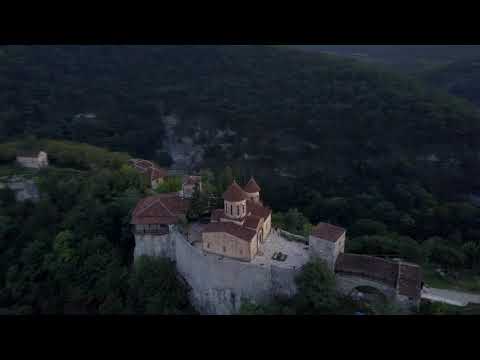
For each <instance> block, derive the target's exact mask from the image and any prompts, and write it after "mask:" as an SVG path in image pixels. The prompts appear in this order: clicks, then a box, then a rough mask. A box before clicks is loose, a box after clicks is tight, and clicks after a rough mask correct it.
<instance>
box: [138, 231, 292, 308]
mask: <svg viewBox="0 0 480 360" xmlns="http://www.w3.org/2000/svg"><path fill="white" fill-rule="evenodd" d="M142 255H150V256H151V255H154V256H166V257H168V258H170V259H171V260H172V261H174V262H175V263H176V267H177V270H178V272H179V273H180V274H181V275H182V277H183V278H184V279H185V280H186V282H187V283H188V284H189V286H190V288H191V291H190V300H191V301H192V304H193V305H194V306H195V308H196V309H197V310H198V311H199V312H201V313H202V314H215V315H228V314H234V313H237V312H238V311H239V310H240V306H241V304H242V301H245V300H247V299H248V300H249V301H253V302H257V303H263V302H266V301H269V300H271V299H272V298H273V297H274V296H276V295H284V296H292V295H294V294H295V292H296V286H295V277H296V275H297V274H298V272H299V271H300V269H285V268H281V267H278V266H275V265H272V264H266V265H263V266H262V265H261V264H256V263H251V262H243V261H238V260H234V259H229V258H226V257H221V256H218V255H214V254H209V253H205V252H203V251H202V250H201V249H200V248H198V247H196V246H194V245H192V244H190V243H189V242H188V241H187V239H186V238H185V236H184V235H183V234H181V233H180V232H179V231H178V230H177V229H176V227H175V226H172V227H171V231H170V233H169V234H167V235H163V236H152V235H142V236H137V244H136V247H135V257H136V258H138V257H140V256H142Z"/></svg>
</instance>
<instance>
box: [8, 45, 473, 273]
mask: <svg viewBox="0 0 480 360" xmlns="http://www.w3.org/2000/svg"><path fill="white" fill-rule="evenodd" d="M0 70H1V71H0V81H1V83H2V86H3V91H2V92H1V93H0V109H1V110H0V139H1V140H7V139H11V138H13V137H17V136H23V135H24V134H36V135H37V136H39V137H48V138H57V139H68V140H74V141H82V142H86V143H90V144H97V145H101V146H104V147H107V148H109V149H111V150H115V151H125V152H129V153H130V154H132V156H142V157H146V158H149V159H156V156H157V150H161V149H162V146H163V140H164V137H165V128H164V122H163V121H162V119H163V118H164V116H167V115H168V116H170V115H174V116H175V117H176V118H177V119H178V123H177V124H176V125H175V128H174V133H175V135H176V136H179V137H180V136H181V137H187V138H189V139H190V140H192V141H194V142H195V143H197V144H200V145H201V146H202V147H203V149H204V150H205V162H204V164H203V167H210V168H212V169H214V170H215V169H216V170H218V169H224V167H225V166H226V165H230V166H231V167H232V168H233V172H234V173H235V174H236V175H237V177H239V178H240V179H245V178H247V177H248V176H249V175H251V174H254V175H255V176H256V177H257V180H258V182H259V183H260V184H261V186H262V189H263V190H262V196H263V197H264V199H265V201H266V202H267V203H268V204H269V205H271V206H272V208H273V209H274V210H275V211H282V212H286V211H287V210H288V209H290V208H298V209H299V210H300V211H301V212H303V213H304V214H305V215H306V216H307V217H308V219H309V220H310V221H311V222H312V223H315V222H317V221H319V220H323V221H325V220H328V221H331V222H333V223H337V224H339V225H342V226H345V227H347V228H349V229H352V236H355V237H356V238H357V239H356V240H355V241H353V240H352V241H351V242H350V244H351V246H352V248H353V250H355V251H359V252H360V251H363V252H367V253H372V254H378V253H386V254H391V253H398V252H399V251H400V250H399V249H398V245H399V244H407V245H409V246H407V250H408V249H414V250H415V251H417V250H418V253H414V254H413V255H412V257H415V256H418V257H421V258H428V259H431V260H432V259H433V260H432V261H436V262H439V263H444V264H445V266H450V267H454V268H460V269H462V268H468V269H473V268H477V267H478V264H479V263H480V251H478V248H479V247H478V243H479V241H480V224H479V222H478V218H479V217H478V216H477V215H478V208H476V207H474V206H473V205H472V204H471V203H470V202H469V198H468V197H467V196H468V195H469V194H470V193H472V192H478V191H479V190H480V159H479V152H480V116H479V113H478V110H477V109H476V108H475V107H474V106H473V105H471V104H469V103H467V102H466V101H462V100H460V99H458V98H454V97H450V96H448V95H447V94H446V93H445V92H443V91H438V92H436V91H435V90H433V88H430V87H426V86H424V85H422V83H420V82H416V81H414V80H411V79H406V78H404V77H402V76H400V75H395V74H392V73H389V72H387V71H380V70H377V69H376V68H375V67H373V66H370V65H366V64H361V63H358V62H355V61H349V60H342V59H339V58H337V57H335V56H330V55H323V54H318V53H309V52H303V51H294V50H289V49H283V48H278V47H268V46H26V47H20V46H8V47H2V48H1V49H0ZM85 113H93V114H95V116H75V115H77V114H85ZM227 130H228V131H227ZM372 221H373V222H374V223H372ZM365 236H367V237H365ZM420 244H427V245H428V246H426V247H425V249H424V248H420V247H419V245H420ZM475 246H476V247H475ZM464 247H465V248H464ZM472 247H473V248H475V249H477V250H475V251H476V252H472V251H470V250H468V249H471V248H472ZM419 249H420V250H419ZM432 249H434V250H432ZM463 249H467V250H468V251H467V250H463ZM424 250H425V251H426V252H429V253H428V254H425V253H423V251H424ZM432 251H433V255H431V253H430V252H432ZM466 253H469V254H475V255H474V257H473V258H468V259H467V258H466V257H465V256H466V255H465V254H466ZM452 254H454V255H452ZM449 259H453V260H449Z"/></svg>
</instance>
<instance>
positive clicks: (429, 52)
mask: <svg viewBox="0 0 480 360" xmlns="http://www.w3.org/2000/svg"><path fill="white" fill-rule="evenodd" d="M289 46H290V47H292V48H296V49H301V50H306V51H313V52H329V53H334V54H337V55H340V56H345V57H354V58H356V59H359V60H363V61H371V62H376V63H383V64H390V65H392V66H394V68H395V69H397V70H407V71H418V70H426V69H428V68H430V67H434V66H438V65H446V64H449V63H452V62H456V61H463V60H468V59H473V58H478V57H479V56H480V46H478V45H289Z"/></svg>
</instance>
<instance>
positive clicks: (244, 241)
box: [131, 177, 422, 314]
mask: <svg viewBox="0 0 480 360" xmlns="http://www.w3.org/2000/svg"><path fill="white" fill-rule="evenodd" d="M195 186H198V187H199V188H200V187H201V179H200V178H199V177H186V178H185V179H184V181H183V186H182V191H180V192H179V193H173V194H160V195H155V196H150V197H147V198H145V199H142V200H141V201H140V202H139V203H138V204H137V206H136V208H135V209H134V211H133V213H132V221H131V223H132V226H133V229H134V234H135V254H134V256H135V258H138V257H140V256H162V257H167V258H169V259H171V260H172V261H174V262H175V264H176V266H177V269H178V272H179V273H180V275H181V276H182V277H183V279H184V280H185V281H186V283H187V284H188V285H189V287H190V296H191V299H192V302H193V304H194V305H195V306H196V307H197V309H198V310H199V311H200V312H202V313H206V314H232V313H235V312H237V311H238V310H239V308H240V306H241V304H242V302H243V301H246V300H248V301H253V302H262V301H268V300H270V299H271V298H272V297H273V296H292V295H294V294H295V292H296V285H295V278H296V276H297V275H298V273H299V271H301V269H302V267H303V266H304V265H305V264H306V263H307V262H308V261H309V260H310V259H312V258H320V259H322V260H323V261H324V262H325V263H326V264H327V265H328V267H329V268H330V270H331V271H332V272H334V273H335V275H336V283H337V288H338V291H339V292H342V293H345V294H349V295H350V294H351V293H352V292H353V291H355V289H356V288H358V287H364V286H370V287H374V288H376V289H378V290H379V291H381V292H382V293H383V294H384V295H386V296H387V297H388V298H389V299H391V300H393V301H395V302H397V303H398V304H399V305H401V306H403V307H416V306H418V304H419V301H420V297H421V287H422V285H421V284H422V275H421V268H420V267H419V266H418V265H415V264H410V263H406V262H403V261H400V260H398V261H391V260H384V259H382V258H377V257H372V256H364V255H356V254H346V253H345V242H346V241H347V237H346V234H347V231H346V230H345V229H343V228H341V227H339V226H335V225H332V224H327V223H320V224H318V225H317V226H315V227H314V228H313V229H312V232H311V234H310V236H309V237H308V238H307V239H305V240H306V241H303V242H302V241H292V236H293V234H288V233H286V232H285V231H283V230H280V229H272V211H271V209H269V208H268V207H267V206H265V205H264V204H263V201H262V199H261V188H260V186H259V185H258V184H257V183H256V181H255V180H254V179H253V178H251V179H250V181H249V182H248V183H247V184H245V186H243V187H242V186H240V185H239V184H238V183H237V182H236V181H233V183H232V184H231V185H230V186H229V187H228V189H227V190H226V191H225V193H224V194H223V205H224V206H223V209H216V210H214V211H212V213H211V217H210V222H209V223H207V224H203V223H190V224H188V225H185V224H186V214H187V211H188V209H189V207H190V201H191V200H190V198H191V196H192V193H193V188H194V187H195Z"/></svg>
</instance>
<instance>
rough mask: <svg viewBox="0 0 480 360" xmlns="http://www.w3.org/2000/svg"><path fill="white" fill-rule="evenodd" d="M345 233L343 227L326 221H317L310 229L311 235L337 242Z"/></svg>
mask: <svg viewBox="0 0 480 360" xmlns="http://www.w3.org/2000/svg"><path fill="white" fill-rule="evenodd" d="M345 233H346V230H345V229H344V228H341V227H339V226H335V225H331V224H326V223H319V224H318V225H317V226H315V227H314V228H313V229H312V235H313V236H315V237H318V238H320V239H323V240H328V241H332V242H337V241H338V239H340V237H341V236H342V235H343V234H345Z"/></svg>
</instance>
